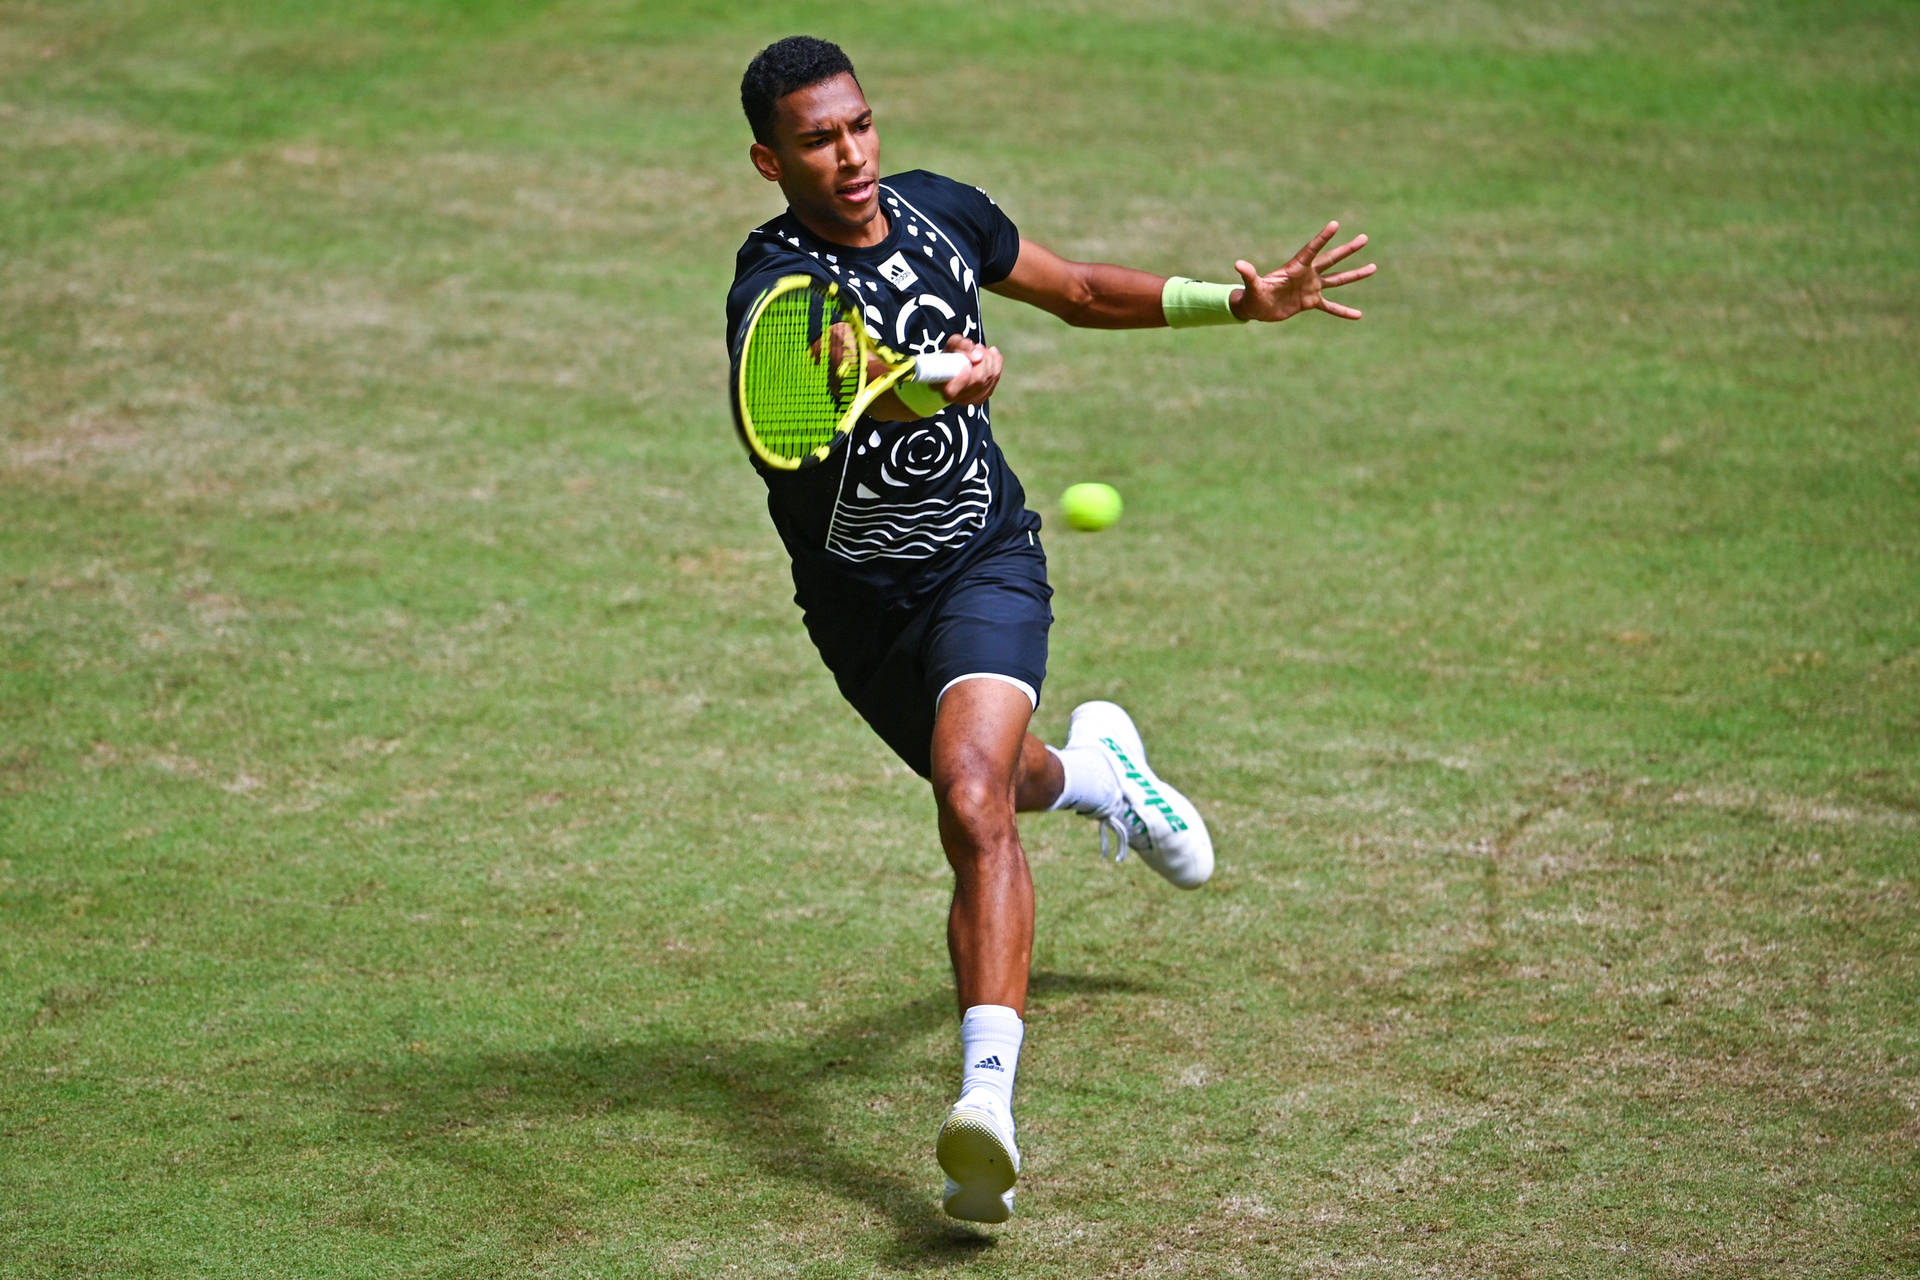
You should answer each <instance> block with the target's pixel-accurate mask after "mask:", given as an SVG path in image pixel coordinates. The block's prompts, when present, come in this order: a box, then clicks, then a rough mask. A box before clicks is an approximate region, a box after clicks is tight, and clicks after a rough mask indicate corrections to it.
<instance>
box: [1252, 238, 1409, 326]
mask: <svg viewBox="0 0 1920 1280" xmlns="http://www.w3.org/2000/svg"><path fill="white" fill-rule="evenodd" d="M1338 230H1340V224H1339V223H1337V222H1329V223H1328V224H1327V225H1326V226H1324V227H1322V228H1321V229H1320V234H1319V235H1317V236H1315V237H1314V238H1313V239H1311V240H1309V241H1307V243H1306V245H1305V247H1303V248H1302V249H1301V250H1300V252H1298V253H1296V254H1294V255H1293V260H1292V261H1290V262H1288V263H1287V265H1286V266H1284V267H1282V268H1280V269H1279V270H1278V271H1271V272H1268V273H1267V274H1265V275H1262V274H1261V273H1260V272H1258V271H1256V270H1254V266H1253V264H1252V263H1251V262H1248V261H1247V260H1246V259H1244V258H1242V259H1241V260H1240V261H1238V262H1236V263H1234V264H1233V266H1234V269H1235V270H1236V271H1238V272H1239V273H1240V278H1241V279H1242V280H1244V281H1246V286H1247V287H1246V289H1245V291H1244V292H1242V293H1241V295H1240V299H1239V301H1237V302H1235V303H1234V304H1233V313H1234V314H1235V315H1237V316H1239V317H1240V318H1241V319H1242V320H1268V321H1273V320H1285V319H1286V318H1287V317H1288V316H1297V315H1299V314H1300V313H1301V312H1302V311H1314V310H1318V311H1324V312H1326V313H1327V314H1328V315H1330V316H1339V317H1340V318H1341V319H1342V320H1358V319H1359V318H1360V312H1359V311H1358V310H1357V309H1356V308H1353V307H1345V306H1341V305H1340V304H1339V303H1337V302H1329V301H1328V300H1327V297H1326V291H1327V290H1328V289H1337V288H1339V287H1340V286H1341V285H1343V284H1352V283H1353V282H1354V281H1356V280H1365V279H1366V278H1367V277H1368V276H1370V275H1372V274H1373V273H1374V271H1375V270H1377V268H1376V266H1375V264H1373V263H1371V262H1369V263H1368V264H1367V265H1366V266H1364V267H1355V268H1354V269H1353V270H1351V271H1342V272H1340V273H1339V274H1337V275H1327V274H1326V272H1327V269H1328V268H1329V267H1331V266H1333V265H1334V264H1336V263H1338V262H1340V261H1341V260H1342V259H1345V258H1348V257H1351V256H1352V255H1353V254H1356V253H1358V252H1359V251H1360V250H1361V249H1362V248H1363V247H1365V245H1366V243H1367V238H1366V237H1365V236H1364V235H1359V236H1355V237H1354V238H1353V239H1351V240H1349V241H1347V242H1346V243H1345V244H1343V245H1341V246H1340V247H1339V248H1337V249H1327V242H1328V241H1329V240H1332V239H1333V235H1334V232H1336V231H1338ZM1323 249H1325V250H1326V252H1324V253H1322V252H1321V250H1323Z"/></svg>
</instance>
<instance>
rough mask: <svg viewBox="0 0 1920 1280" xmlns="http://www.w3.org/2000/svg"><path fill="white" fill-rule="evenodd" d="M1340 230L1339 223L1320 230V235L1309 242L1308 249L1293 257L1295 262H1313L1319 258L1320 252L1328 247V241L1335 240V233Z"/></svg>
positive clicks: (1330, 223)
mask: <svg viewBox="0 0 1920 1280" xmlns="http://www.w3.org/2000/svg"><path fill="white" fill-rule="evenodd" d="M1339 229H1340V224H1339V223H1338V222H1329V223H1328V224H1327V225H1326V226H1324V227H1322V228H1320V234H1319V235H1317V236H1315V237H1314V238H1313V239H1311V240H1309V241H1307V244H1306V247H1305V248H1303V249H1301V250H1300V252H1298V253H1296V254H1294V255H1293V258H1294V261H1296V262H1300V261H1303V260H1304V261H1307V262H1311V261H1312V260H1313V259H1315V258H1317V257H1319V256H1320V251H1321V250H1322V249H1324V248H1326V247H1327V241H1329V240H1331V239H1333V233H1334V232H1336V231H1338V230H1339Z"/></svg>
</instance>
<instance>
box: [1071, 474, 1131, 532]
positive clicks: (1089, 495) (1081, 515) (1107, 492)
mask: <svg viewBox="0 0 1920 1280" xmlns="http://www.w3.org/2000/svg"><path fill="white" fill-rule="evenodd" d="M1060 513H1061V514H1062V515H1064V516H1066V518H1067V523H1068V524H1070V525H1072V526H1073V527H1074V528H1076V529H1084V530H1086V531H1087V532H1088V533H1092V532H1094V531H1096V530H1099V529H1104V528H1106V527H1107V526H1108V525H1110V524H1112V523H1113V522H1114V521H1115V520H1118V519H1119V518H1120V491H1119V490H1117V489H1115V488H1114V487H1113V486H1112V485H1110V484H1076V485H1070V486H1069V487H1068V488H1067V491H1066V492H1065V493H1063V494H1061V495H1060Z"/></svg>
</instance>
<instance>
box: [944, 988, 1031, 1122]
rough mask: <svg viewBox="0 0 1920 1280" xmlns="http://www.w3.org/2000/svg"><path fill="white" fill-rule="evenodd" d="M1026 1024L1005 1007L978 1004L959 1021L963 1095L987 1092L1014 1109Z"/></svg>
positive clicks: (961, 1092) (1008, 1108)
mask: <svg viewBox="0 0 1920 1280" xmlns="http://www.w3.org/2000/svg"><path fill="white" fill-rule="evenodd" d="M1026 1036H1027V1024H1026V1023H1024V1022H1022V1021H1021V1020H1020V1015H1019V1014H1017V1013H1015V1012H1014V1011H1013V1010H1011V1009H1009V1008H1007V1006H1005V1005H1003V1004H977V1005H974V1006H973V1007H972V1008H971V1009H968V1010H967V1012H966V1016H965V1017H963V1018H961V1019H960V1055H961V1057H960V1062H961V1074H960V1096H961V1097H963V1098H964V1097H966V1096H967V1095H968V1094H969V1093H972V1092H973V1091H974V1090H975V1089H988V1090H991V1091H992V1092H993V1093H994V1094H995V1095H997V1096H998V1097H999V1099H1000V1101H1001V1102H1002V1103H1004V1104H1005V1105H1006V1107H1007V1110H1008V1113H1009V1114H1011V1113H1012V1110H1013V1073H1014V1072H1015V1071H1017V1070H1019V1067H1020V1042H1021V1041H1022V1040H1024V1039H1026Z"/></svg>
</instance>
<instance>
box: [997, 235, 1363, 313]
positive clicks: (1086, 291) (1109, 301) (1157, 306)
mask: <svg viewBox="0 0 1920 1280" xmlns="http://www.w3.org/2000/svg"><path fill="white" fill-rule="evenodd" d="M1339 230H1340V224H1339V223H1338V222H1329V223H1328V224H1327V225H1326V226H1325V227H1323V228H1322V229H1321V231H1320V234H1319V235H1317V236H1315V237H1314V238H1313V239H1311V240H1309V241H1308V242H1307V243H1306V244H1305V245H1304V246H1302V248H1301V249H1300V252H1298V253H1296V254H1294V255H1293V257H1292V258H1291V259H1289V260H1288V262H1287V264H1286V265H1285V266H1283V267H1281V268H1280V269H1279V270H1277V271H1271V272H1264V273H1263V272H1261V271H1259V270H1258V269H1257V268H1256V267H1255V266H1254V265H1253V264H1252V263H1251V262H1248V261H1247V260H1246V259H1244V258H1243V259H1241V260H1239V261H1238V262H1235V263H1234V264H1233V265H1234V269H1235V270H1237V271H1238V272H1239V273H1240V279H1241V284H1240V285H1239V286H1237V287H1235V288H1233V289H1232V291H1231V292H1230V293H1229V294H1228V296H1227V306H1228V308H1229V309H1230V310H1231V311H1232V313H1233V317H1234V318H1235V319H1239V320H1264V321H1268V322H1273V321H1280V320H1285V319H1287V318H1288V317H1290V316H1295V315H1298V314H1300V313H1301V312H1302V311H1324V312H1326V313H1327V314H1328V315H1332V316H1338V317H1340V318H1341V319H1343V320H1358V319H1359V318H1360V312H1359V311H1358V310H1356V309H1355V308H1353V307H1348V306H1343V305H1342V304H1340V303H1338V302H1334V301H1332V300H1331V299H1329V298H1328V297H1327V296H1326V291H1327V290H1328V289H1337V288H1339V287H1340V286H1341V285H1346V284H1352V283H1353V282H1354V281H1356V280H1364V279H1366V278H1367V277H1368V276H1370V275H1372V274H1373V273H1374V271H1375V270H1376V269H1377V267H1376V265H1375V264H1374V263H1371V262H1369V263H1368V264H1367V265H1365V266H1364V267H1355V268H1353V269H1351V270H1347V271H1340V272H1330V268H1332V267H1334V266H1335V265H1337V264H1338V263H1340V262H1341V261H1343V260H1345V259H1346V258H1348V257H1351V256H1352V255H1353V254H1355V253H1358V252H1359V251H1360V250H1361V249H1362V248H1364V247H1365V246H1366V243H1367V238H1366V236H1364V235H1359V236H1355V237H1354V238H1353V239H1351V240H1349V241H1347V242H1346V243H1345V244H1342V245H1339V246H1337V247H1335V248H1332V249H1329V248H1327V245H1328V244H1329V243H1330V242H1331V241H1332V240H1333V237H1334V234H1335V233H1336V232H1337V231H1339ZM1166 286H1167V277H1165V276H1160V275H1155V274H1153V273H1152V272H1150V271H1139V270H1136V269H1134V268H1132V267H1120V266H1114V265H1113V264H1111V263H1106V262H1074V261H1072V260H1071V259H1068V258H1063V257H1061V256H1060V255H1059V254H1057V253H1055V252H1053V251H1052V250H1051V249H1048V248H1047V247H1046V246H1044V245H1041V244H1038V243H1036V242H1034V241H1032V240H1029V239H1027V238H1026V237H1025V236H1022V237H1021V238H1020V256H1019V258H1018V259H1017V260H1016V261H1015V262H1014V264H1013V270H1012V271H1011V272H1009V273H1008V275H1007V278H1006V279H1004V280H1002V281H1000V282H999V283H998V284H992V285H989V286H987V287H988V288H989V289H991V290H993V292H995V293H997V294H1000V295H1001V296H1003V297H1008V298H1013V299H1015V300H1016V301H1019V302H1025V303H1027V304H1029V305H1031V306H1035V307H1039V308H1040V309H1041V310H1042V311H1047V312H1051V313H1052V314H1054V315H1056V316H1059V317H1060V318H1061V319H1062V320H1064V321H1066V322H1067V323H1068V324H1071V325H1076V326H1078V327H1080V328H1083V329H1152V328H1157V327H1159V326H1162V325H1165V324H1166V323H1167V314H1166V307H1165V306H1164V305H1163V303H1162V298H1163V296H1164V294H1165V290H1166Z"/></svg>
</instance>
